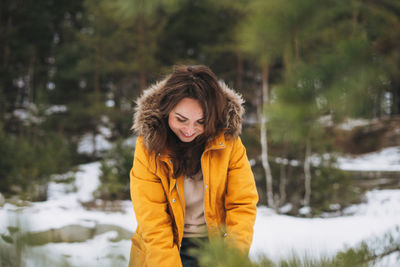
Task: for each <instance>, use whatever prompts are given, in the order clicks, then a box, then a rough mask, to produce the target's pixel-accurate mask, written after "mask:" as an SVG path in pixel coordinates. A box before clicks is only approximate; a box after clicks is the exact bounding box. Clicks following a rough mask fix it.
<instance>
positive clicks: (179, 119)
mask: <svg viewBox="0 0 400 267" xmlns="http://www.w3.org/2000/svg"><path fill="white" fill-rule="evenodd" d="M176 119H177V120H178V121H179V122H185V121H186V119H181V118H179V117H176Z"/></svg>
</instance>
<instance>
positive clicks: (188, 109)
mask: <svg viewBox="0 0 400 267" xmlns="http://www.w3.org/2000/svg"><path fill="white" fill-rule="evenodd" d="M168 125H169V127H170V128H171V130H172V131H173V132H174V133H175V134H176V136H178V138H179V139H180V140H181V141H182V142H191V141H193V140H194V139H195V138H196V137H197V136H199V135H201V134H202V133H203V132H204V113H203V108H202V107H201V105H200V103H199V101H197V100H195V99H192V98H187V97H186V98H183V99H182V100H181V101H180V102H179V103H178V104H177V105H176V106H175V107H174V108H173V109H172V110H171V112H170V113H169V115H168Z"/></svg>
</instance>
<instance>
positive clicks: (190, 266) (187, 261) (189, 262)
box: [180, 237, 208, 267]
mask: <svg viewBox="0 0 400 267" xmlns="http://www.w3.org/2000/svg"><path fill="white" fill-rule="evenodd" d="M196 239H197V240H200V241H203V242H204V241H208V237H196V238H183V239H182V244H181V252H180V254H181V261H182V266H183V267H198V266H199V262H198V260H197V258H196V257H195V256H192V254H191V252H190V251H191V250H192V249H193V248H199V244H198V243H197V242H194V241H193V240H196Z"/></svg>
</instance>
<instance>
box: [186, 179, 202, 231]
mask: <svg viewBox="0 0 400 267" xmlns="http://www.w3.org/2000/svg"><path fill="white" fill-rule="evenodd" d="M183 187H184V193H185V206H186V211H185V224H184V228H183V237H202V236H207V225H206V220H205V217H204V182H203V174H202V173H201V172H199V173H198V174H196V175H195V176H193V177H192V178H189V177H185V180H184V186H183Z"/></svg>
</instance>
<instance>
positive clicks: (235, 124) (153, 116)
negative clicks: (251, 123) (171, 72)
mask: <svg viewBox="0 0 400 267" xmlns="http://www.w3.org/2000/svg"><path fill="white" fill-rule="evenodd" d="M168 78H169V76H168V77H166V78H165V79H163V80H162V81H159V82H157V83H155V84H153V85H151V86H150V87H149V88H147V89H146V90H144V91H143V93H142V95H141V96H140V97H139V98H138V99H137V101H136V105H137V106H136V108H135V114H134V116H133V126H132V128H131V129H132V130H134V131H135V133H136V134H137V135H139V136H142V137H143V142H144V144H145V145H146V147H149V144H151V142H152V139H153V137H154V135H155V134H156V131H157V128H158V127H159V125H160V124H161V120H162V117H161V113H160V110H159V106H160V104H159V103H160V100H161V99H160V98H161V97H160V92H161V90H162V89H163V87H164V85H165V83H166V82H167V80H168ZM219 84H220V86H221V88H222V91H223V93H224V95H225V97H226V100H227V105H226V107H225V112H224V114H226V118H225V127H224V128H226V131H225V134H229V135H231V136H233V137H237V136H238V135H239V134H240V133H241V130H242V120H243V113H244V108H243V103H244V100H243V98H242V96H241V95H240V94H238V93H237V92H235V91H234V90H232V89H231V88H229V87H228V86H227V85H226V84H225V83H224V82H221V81H220V82H219Z"/></svg>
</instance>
